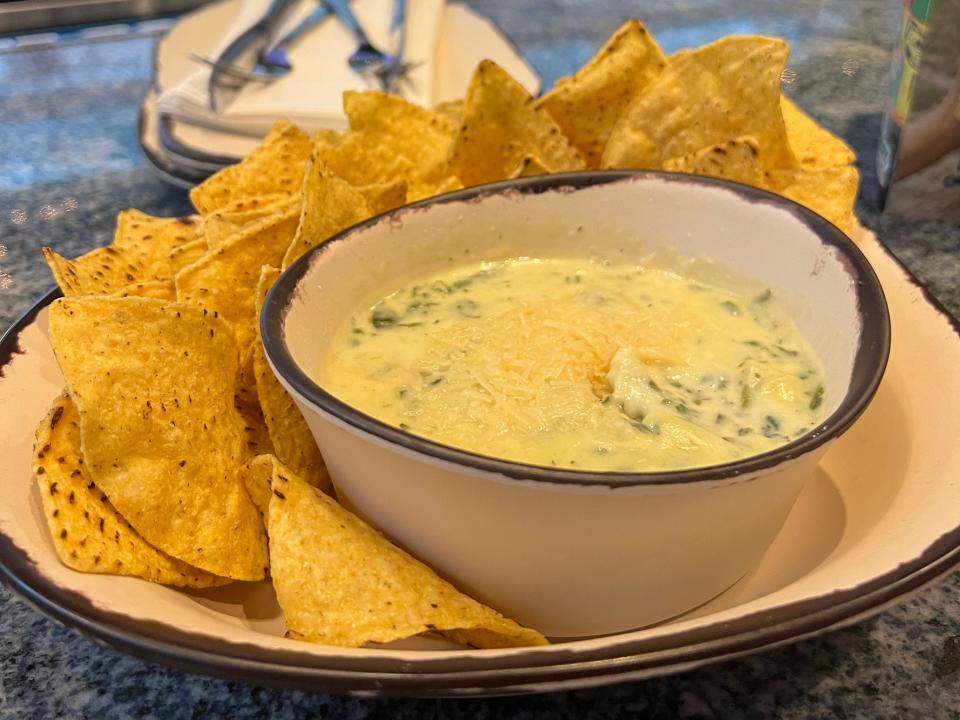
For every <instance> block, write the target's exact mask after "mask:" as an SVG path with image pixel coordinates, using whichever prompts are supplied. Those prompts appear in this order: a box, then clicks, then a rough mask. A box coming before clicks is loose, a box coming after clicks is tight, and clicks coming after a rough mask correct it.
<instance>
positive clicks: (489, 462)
mask: <svg viewBox="0 0 960 720" xmlns="http://www.w3.org/2000/svg"><path fill="white" fill-rule="evenodd" d="M650 179H655V180H660V181H668V182H678V183H685V184H696V185H704V186H710V187H718V188H725V189H727V190H731V191H733V192H735V193H736V194H737V195H739V196H740V197H742V198H744V199H746V200H749V201H750V202H755V203H762V204H767V205H774V206H776V207H778V208H780V209H783V210H787V211H789V212H790V213H791V214H793V215H794V217H795V218H797V219H798V220H800V221H801V222H803V223H804V224H805V225H806V226H807V227H808V228H810V229H811V230H812V231H813V232H814V233H815V234H816V235H817V237H818V238H819V239H820V240H821V242H823V243H824V245H827V246H829V247H831V248H834V249H836V250H837V251H838V252H839V253H840V255H841V257H842V258H843V259H844V260H845V261H846V263H847V268H848V272H849V273H850V276H851V280H852V281H853V283H854V286H855V290H856V297H857V304H858V308H859V313H860V320H861V332H860V339H859V340H860V341H859V344H858V346H857V351H856V355H855V357H854V364H853V370H852V372H851V376H850V384H849V387H848V388H847V392H846V394H845V395H844V397H843V400H842V401H841V403H840V405H839V406H838V407H837V409H836V410H835V411H834V412H833V413H832V414H831V415H830V416H829V417H827V418H826V419H825V420H824V421H823V422H822V423H820V424H819V425H818V426H817V427H815V428H813V429H812V430H810V431H809V432H807V433H806V434H804V435H802V436H801V437H799V438H797V439H796V440H793V441H791V442H789V443H787V444H786V445H782V446H780V447H778V448H775V449H773V450H770V451H768V452H765V453H761V454H758V455H751V456H749V457H746V458H743V459H741V460H737V461H734V462H729V463H723V464H720V465H709V466H705V467H699V468H688V469H682V470H672V471H662V472H636V473H632V472H622V471H609V472H604V471H590V470H569V469H559V468H552V467H547V466H542V465H532V464H527V463H521V462H514V461H510V460H502V459H499V458H495V457H490V456H487V455H481V454H479V453H474V452H470V451H468V450H462V449H460V448H456V447H452V446H449V445H444V444H442V443H438V442H435V441H433V440H428V439H427V438H423V437H419V436H416V435H411V434H409V433H407V432H405V431H403V430H401V429H399V428H396V427H393V426H392V425H388V424H387V423H384V422H382V421H380V420H377V419H376V418H373V417H371V416H369V415H366V414H364V413H362V412H360V411H359V410H357V409H355V408H354V407H352V406H350V405H348V404H347V403H345V402H343V401H342V400H339V399H338V398H336V397H335V396H334V395H332V394H330V393H329V392H327V391H326V390H324V389H323V388H322V387H320V386H319V385H318V384H317V383H316V382H314V381H313V380H312V379H311V378H310V377H309V376H308V375H307V374H306V373H305V372H304V371H303V370H302V369H301V368H300V366H299V365H298V364H297V363H296V361H294V359H293V357H292V355H291V354H290V351H289V349H288V347H287V344H286V340H285V338H284V332H283V325H284V321H285V319H286V314H287V310H288V308H289V307H290V305H291V301H292V300H293V298H294V297H295V295H296V291H297V288H298V287H299V285H300V281H301V280H302V279H303V277H304V275H305V274H306V273H307V271H308V270H309V269H310V267H311V265H312V263H313V261H314V260H315V259H316V257H317V256H319V255H320V254H322V253H323V252H324V251H325V250H326V249H327V248H329V247H331V246H332V245H333V244H334V243H338V242H345V241H348V240H349V238H350V237H351V236H352V235H354V234H355V233H357V232H358V231H361V230H364V229H366V228H368V227H371V226H373V225H376V224H378V223H380V222H383V221H384V220H388V221H389V219H392V218H397V217H399V216H402V215H404V214H405V213H407V212H410V211H412V210H418V209H421V208H427V207H430V206H432V205H438V204H445V203H451V202H463V201H465V200H473V199H476V198H481V197H485V196H491V195H498V194H503V193H505V192H519V193H525V194H539V193H543V192H547V191H550V190H558V189H568V190H572V191H576V190H579V189H582V188H586V187H591V186H594V185H603V184H606V183H613V182H618V181H629V180H650ZM260 330H261V336H262V338H263V345H264V349H265V352H266V354H267V357H268V358H269V359H270V362H271V363H272V364H273V366H274V368H275V369H276V371H277V372H278V373H279V374H280V375H281V376H282V377H283V378H284V379H285V380H286V382H287V383H289V385H290V386H291V387H292V388H293V389H294V390H295V391H296V393H298V394H299V395H301V396H302V397H303V398H305V399H306V400H307V401H309V402H310V403H312V404H313V405H315V406H317V407H318V408H319V409H320V410H322V411H323V412H325V413H327V414H329V415H332V416H333V417H335V418H337V419H338V420H340V421H342V422H345V423H347V424H348V425H350V426H352V427H354V428H356V429H358V430H361V431H363V432H366V433H370V434H371V435H374V436H376V437H378V438H380V439H381V440H385V441H387V442H389V443H392V444H395V445H399V446H400V447H402V448H405V449H407V450H411V451H413V452H416V453H421V454H424V455H427V456H429V457H432V458H435V459H438V460H444V461H447V462H452V463H455V464H457V465H462V466H465V467H468V468H472V469H475V470H480V471H485V472H491V473H496V474H498V475H502V476H506V477H509V478H513V479H516V480H535V481H540V482H545V483H553V484H564V485H591V486H604V485H606V486H608V487H611V488H618V487H634V486H643V485H672V484H681V483H683V484H686V483H695V482H710V481H717V480H726V479H731V478H736V477H740V476H744V475H749V474H754V473H759V472H761V471H763V470H767V469H769V468H772V467H774V466H776V465H779V464H781V463H783V462H784V461H787V460H791V459H793V458H796V457H799V456H801V455H804V454H806V453H809V452H811V451H812V450H815V449H816V448H818V447H820V446H821V445H823V444H825V443H827V442H829V441H830V440H833V439H834V438H836V437H839V436H840V435H841V434H843V433H844V432H845V431H846V430H847V429H848V428H849V427H850V426H851V425H852V424H853V423H854V421H856V419H857V418H858V417H860V415H861V414H862V413H863V411H864V410H865V409H866V407H867V405H868V404H869V403H870V401H871V399H872V398H873V396H874V394H875V393H876V390H877V388H878V387H879V385H880V380H881V379H882V377H883V373H884V370H885V369H886V365H887V358H888V356H889V353H890V317H889V312H888V309H887V303H886V298H885V297H884V294H883V289H882V288H881V286H880V281H879V279H878V278H877V276H876V273H874V271H873V268H872V267H871V265H870V263H869V262H868V261H867V259H866V257H864V255H863V253H861V252H860V250H859V248H857V246H856V245H854V243H853V241H852V240H850V239H849V238H848V237H847V236H846V235H844V233H843V232H842V231H841V230H840V229H839V228H837V227H836V226H834V225H833V224H831V223H830V222H829V221H828V220H826V219H825V218H823V217H821V216H820V215H817V214H816V213H814V212H812V211H811V210H808V209H807V208H805V207H803V206H801V205H799V204H797V203H795V202H793V201H792V200H788V199H787V198H784V197H782V196H780V195H775V194H773V193H770V192H767V191H766V190H761V189H759V188H755V187H752V186H748V185H741V184H740V183H736V182H732V181H730V180H725V179H720V178H711V177H704V176H699V175H687V174H682V173H667V172H661V171H647V170H644V171H631V170H595V171H586V172H573V173H562V174H556V175H542V176H536V177H530V178H521V179H516V180H505V181H501V182H496V183H490V184H487V185H477V186H473V187H469V188H465V189H463V190H458V191H455V192H451V193H447V194H444V195H439V196H436V197H432V198H428V199H426V200H422V201H420V202H417V203H413V204H411V205H405V206H403V207H400V208H396V209H394V210H390V211H388V212H385V213H382V214H380V215H377V216H374V217H372V218H369V219H367V220H364V221H363V222H361V223H358V224H356V225H353V226H351V227H349V228H346V229H345V230H343V231H341V232H339V233H337V234H336V235H334V236H333V237H331V238H330V239H329V240H327V241H326V242H324V243H323V244H321V245H319V246H317V247H315V248H313V249H312V250H310V251H309V252H308V253H306V254H305V255H303V256H302V257H301V258H299V259H298V260H297V261H296V262H294V264H293V265H291V266H290V267H289V268H288V269H287V270H286V271H285V272H284V273H283V274H282V275H281V276H280V278H279V279H278V280H277V281H276V283H274V285H273V287H272V288H271V290H270V292H269V293H268V295H267V297H266V300H265V302H264V305H263V312H262V314H261V317H260Z"/></svg>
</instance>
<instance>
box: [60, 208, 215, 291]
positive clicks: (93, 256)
mask: <svg viewBox="0 0 960 720" xmlns="http://www.w3.org/2000/svg"><path fill="white" fill-rule="evenodd" d="M195 237H196V222H195V221H194V220H193V219H191V218H158V217H152V216H150V215H146V214H144V213H142V212H140V211H139V210H124V211H123V212H121V213H120V214H119V215H118V216H117V231H116V236H115V238H114V242H113V244H112V245H109V246H107V247H101V248H97V249H95V250H92V251H90V252H88V253H87V254H85V255H81V256H80V257H78V258H77V259H76V260H67V259H66V258H64V257H63V256H61V255H59V254H57V253H56V252H54V251H53V250H51V249H50V248H44V249H43V256H44V258H45V259H46V261H47V265H49V267H50V270H51V272H52V273H53V276H54V279H55V280H56V281H57V285H59V286H60V289H61V290H62V291H63V294H64V295H67V296H71V295H113V294H116V293H119V292H121V291H122V290H124V289H125V288H127V287H128V286H131V285H136V284H137V283H142V282H149V281H153V280H169V279H171V278H172V277H173V270H172V268H171V265H170V260H169V257H170V253H171V252H172V251H173V250H175V249H177V248H180V247H182V246H184V245H186V244H189V243H190V242H191V241H192V240H193V239H194V238H195Z"/></svg>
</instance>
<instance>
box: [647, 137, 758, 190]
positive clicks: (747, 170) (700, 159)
mask: <svg viewBox="0 0 960 720" xmlns="http://www.w3.org/2000/svg"><path fill="white" fill-rule="evenodd" d="M663 169H664V170H669V171H671V172H685V173H693V174H694V175H709V176H711V177H719V178H726V179H728V180H734V181H735V182H740V183H744V184H745V185H753V186H754V187H765V180H764V171H763V164H762V163H761V162H760V149H759V146H758V145H757V141H756V140H755V139H754V138H752V137H740V138H734V139H733V140H727V141H726V142H723V143H720V144H719V145H714V146H712V147H708V148H703V149H702V150H699V151H697V152H695V153H693V154H691V155H685V156H683V157H680V158H670V159H669V160H667V161H666V162H665V163H664V164H663Z"/></svg>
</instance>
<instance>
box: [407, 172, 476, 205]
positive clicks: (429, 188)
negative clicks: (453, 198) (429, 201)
mask: <svg viewBox="0 0 960 720" xmlns="http://www.w3.org/2000/svg"><path fill="white" fill-rule="evenodd" d="M462 189H463V183H462V182H460V178H458V177H457V176H455V175H450V176H448V177H445V178H443V179H441V180H438V181H436V182H425V181H420V180H414V181H413V182H411V183H409V184H408V185H407V202H408V203H412V202H416V201H417V200H424V199H426V198H429V197H433V196H435V195H443V194H444V193H448V192H454V191H455V190H462Z"/></svg>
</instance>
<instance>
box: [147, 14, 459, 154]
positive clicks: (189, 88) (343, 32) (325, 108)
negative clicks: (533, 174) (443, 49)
mask: <svg viewBox="0 0 960 720" xmlns="http://www.w3.org/2000/svg"><path fill="white" fill-rule="evenodd" d="M268 4H269V0H244V2H243V3H242V4H241V5H240V11H239V12H238V13H237V15H236V20H235V22H234V23H233V24H232V25H231V26H230V28H229V29H228V30H227V31H226V33H225V34H224V36H223V39H222V41H221V42H220V43H219V44H218V45H217V48H216V49H215V50H214V52H213V53H212V54H211V57H212V58H216V57H218V56H219V55H220V53H221V52H222V51H223V50H224V49H225V48H226V47H227V45H229V44H230V42H231V41H232V40H233V39H234V38H235V37H237V35H239V34H240V33H241V32H243V31H244V30H245V29H246V28H248V27H250V25H252V24H253V23H254V22H256V20H257V18H259V17H260V15H261V14H262V13H263V11H264V10H265V8H266V6H267V5H268ZM315 7H316V0H300V2H299V3H298V5H297V7H296V8H295V9H294V10H293V11H291V15H290V18H289V21H288V22H286V23H285V28H289V27H292V26H293V25H294V24H296V22H297V21H298V20H299V19H300V18H302V17H305V16H306V15H307V14H309V13H310V12H311V11H312V10H313V8H315ZM352 8H353V12H354V14H355V15H356V16H357V18H358V19H359V20H360V23H361V24H362V25H363V27H364V29H365V30H366V31H367V34H368V36H369V37H370V40H371V42H372V43H373V44H374V45H375V46H376V47H379V48H381V49H383V50H384V51H389V48H388V47H387V45H386V43H387V40H388V38H389V32H390V18H391V16H392V11H393V0H355V2H353V3H352ZM443 9H444V0H409V3H408V10H407V21H406V27H405V29H404V32H405V49H404V59H405V60H406V61H407V62H411V63H420V64H419V65H418V66H417V67H415V68H413V69H412V70H411V71H410V72H409V73H408V75H407V78H408V82H405V83H402V85H403V87H402V88H401V94H402V95H403V96H404V97H406V98H407V99H408V100H410V101H411V102H414V103H417V104H419V105H425V106H428V107H429V106H430V105H432V104H433V102H434V74H435V73H434V70H435V57H436V48H437V39H438V29H439V27H440V21H441V18H442V15H443ZM283 32H284V28H281V29H280V34H281V35H282V33H283ZM356 48H357V41H356V39H355V38H354V36H353V34H352V33H351V32H350V30H349V29H348V28H347V27H346V26H345V25H344V24H343V22H341V21H340V19H339V18H337V17H335V16H334V15H333V14H331V15H330V16H328V17H327V18H326V19H325V20H324V21H323V22H321V23H320V24H318V25H317V26H315V27H314V28H312V30H311V31H309V32H308V33H307V34H306V35H303V36H302V37H300V38H299V39H298V40H296V41H295V42H294V43H293V45H292V46H291V47H290V48H289V51H288V55H289V57H290V62H291V64H292V65H293V71H292V72H290V73H289V74H288V75H285V76H283V77H280V78H277V79H275V80H273V81H271V82H269V83H261V82H249V83H247V84H246V85H245V86H244V87H243V89H242V90H241V91H240V94H239V95H238V96H237V97H236V99H235V100H234V101H233V102H231V103H230V105H229V107H227V108H226V109H224V110H223V112H220V113H215V112H213V111H212V110H211V109H210V105H209V97H208V92H207V90H208V83H209V79H210V72H211V68H210V67H209V66H207V65H204V64H202V63H197V68H196V70H195V71H194V72H192V73H191V74H190V75H189V76H188V77H186V78H185V79H184V80H183V81H181V82H180V83H178V84H177V85H175V86H174V87H172V88H170V89H168V90H166V91H163V92H162V93H161V94H160V96H159V98H158V100H157V109H158V111H159V113H160V114H161V115H169V116H171V117H173V118H176V119H179V120H183V121H186V122H189V123H193V124H195V125H201V126H205V127H209V128H213V129H217V130H225V131H228V132H233V133H241V134H246V135H254V136H262V135H263V134H264V133H265V132H266V131H267V130H268V129H269V128H270V126H271V125H272V124H273V122H274V121H275V120H276V119H277V118H280V117H283V118H287V119H289V120H290V121H291V122H293V123H295V124H297V125H299V126H300V127H302V128H304V129H305V130H316V129H320V128H333V129H336V130H341V129H344V128H345V127H346V118H345V117H344V116H343V104H342V95H343V91H344V90H371V89H379V86H378V84H377V83H376V80H374V79H371V78H363V77H361V76H359V75H357V74H356V73H354V72H353V71H352V70H351V69H350V67H349V65H348V64H347V57H349V55H350V54H351V53H352V52H353V51H354V50H356Z"/></svg>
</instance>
